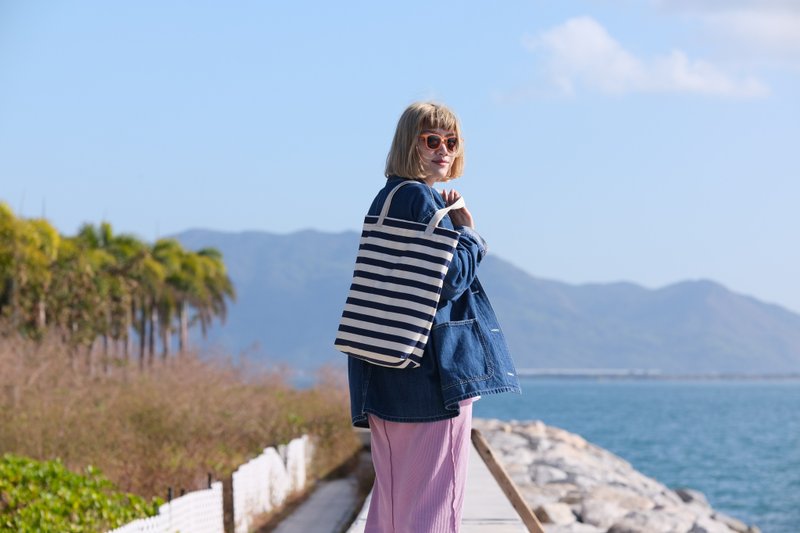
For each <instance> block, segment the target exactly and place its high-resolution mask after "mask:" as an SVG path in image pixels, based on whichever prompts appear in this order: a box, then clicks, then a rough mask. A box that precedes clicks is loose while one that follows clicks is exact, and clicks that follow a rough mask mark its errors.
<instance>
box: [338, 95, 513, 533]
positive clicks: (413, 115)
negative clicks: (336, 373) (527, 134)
mask: <svg viewBox="0 0 800 533" xmlns="http://www.w3.org/2000/svg"><path fill="white" fill-rule="evenodd" d="M463 168H464V143H463V139H462V137H461V127H460V125H459V122H458V119H457V118H456V116H455V114H453V112H452V111H451V110H449V109H448V108H447V107H445V106H443V105H440V104H434V103H426V102H422V103H414V104H412V105H410V106H409V107H408V108H407V109H406V110H405V112H404V113H403V115H402V116H401V117H400V121H399V122H398V124H397V130H396V132H395V135H394V140H393V141H392V147H391V150H390V152H389V155H388V157H387V160H386V172H385V175H386V178H387V180H386V186H385V187H384V188H383V189H382V190H381V191H380V192H378V195H377V196H376V197H375V200H374V201H373V202H372V205H371V206H370V209H369V215H377V214H378V213H379V212H380V210H381V207H382V206H383V204H384V200H385V199H386V196H387V195H388V193H389V192H390V191H391V190H392V189H394V188H395V187H396V186H397V185H398V184H399V183H400V182H402V181H403V180H412V181H413V182H412V183H410V184H407V185H405V186H403V187H401V188H400V189H399V190H398V191H397V192H396V193H395V195H394V197H393V199H392V201H391V204H390V208H389V213H388V216H389V217H392V218H399V219H403V220H412V221H416V222H422V223H427V222H428V221H429V220H430V219H431V217H432V216H433V214H434V213H435V212H436V211H437V210H439V209H442V208H444V207H446V206H449V205H450V204H452V203H453V202H455V201H456V200H458V199H459V198H460V195H459V193H457V192H456V191H454V190H450V191H442V192H441V193H439V192H437V191H436V190H435V189H434V188H433V185H434V184H436V183H438V182H446V181H449V180H451V179H453V178H457V177H458V176H460V175H461V172H462V170H463ZM439 226H440V227H446V228H449V229H455V230H457V231H458V232H459V239H458V246H457V248H456V251H455V253H454V255H453V259H452V261H451V263H450V267H449V269H448V271H447V275H446V276H445V280H444V285H443V287H442V293H441V299H440V301H439V306H438V309H437V311H436V316H435V318H434V321H433V326H432V328H431V334H430V337H429V340H428V343H427V345H426V346H425V351H424V354H423V358H422V364H421V366H420V367H419V368H414V369H393V368H387V367H382V366H377V365H373V364H370V363H368V362H366V361H363V360H361V359H357V358H355V357H349V358H348V370H349V385H350V405H351V416H352V421H353V424H354V425H355V426H359V427H369V428H370V432H371V438H372V460H373V463H374V466H375V473H376V479H375V485H374V487H373V492H372V501H371V503H370V508H369V514H368V517H367V525H366V529H365V532H366V533H372V532H380V533H386V532H392V533H428V532H429V533H439V532H442V533H444V532H457V531H458V530H459V527H460V522H461V511H462V506H463V501H464V487H465V484H466V474H467V460H468V458H469V443H470V431H471V422H472V402H473V401H475V400H476V399H478V398H479V397H480V395H482V394H495V393H500V392H517V393H519V392H520V387H519V382H518V380H517V378H516V371H515V369H514V364H513V362H512V360H511V356H510V355H509V352H508V348H507V345H506V342H505V338H504V336H503V333H502V332H501V331H500V326H499V324H498V323H497V318H496V317H495V314H494V311H493V310H492V307H491V304H490V303H489V300H488V299H487V297H486V294H485V293H484V291H483V288H482V287H481V284H480V282H479V281H478V278H477V270H478V265H479V264H480V262H481V260H482V259H483V257H484V256H485V255H486V243H485V242H484V240H483V238H481V236H480V235H478V233H477V232H476V231H475V223H474V221H473V219H472V215H471V213H470V212H469V210H468V209H467V208H466V207H463V208H461V209H454V210H452V211H450V213H449V215H448V216H446V217H445V218H444V219H442V221H441V222H440V224H439Z"/></svg>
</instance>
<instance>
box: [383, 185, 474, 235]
mask: <svg viewBox="0 0 800 533" xmlns="http://www.w3.org/2000/svg"><path fill="white" fill-rule="evenodd" d="M409 183H411V180H406V181H402V182H400V183H399V184H398V185H397V186H396V187H395V188H394V189H392V190H391V191H389V195H388V196H387V197H386V200H384V202H383V209H381V214H380V216H379V217H378V225H381V224H383V219H385V218H386V215H387V214H388V213H389V206H390V205H391V203H392V198H393V197H394V193H396V192H397V190H398V189H399V188H400V187H402V186H403V185H408V184H409ZM464 205H465V202H464V198H463V197H461V198H459V199H458V200H456V201H455V202H453V203H452V204H450V205H448V206H447V207H444V208H442V209H439V210H438V211H436V212H435V213H434V214H433V217H432V218H431V221H430V222H428V227H427V228H425V235H431V234H432V233H433V230H434V229H436V227H437V226H438V225H439V222H441V221H442V219H443V218H444V216H445V215H446V214H447V213H449V212H450V211H451V210H452V209H461V208H462V207H464Z"/></svg>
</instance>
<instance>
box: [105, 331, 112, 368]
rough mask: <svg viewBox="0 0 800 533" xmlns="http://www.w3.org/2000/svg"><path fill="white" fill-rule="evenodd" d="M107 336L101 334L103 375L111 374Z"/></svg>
mask: <svg viewBox="0 0 800 533" xmlns="http://www.w3.org/2000/svg"><path fill="white" fill-rule="evenodd" d="M108 357H109V355H108V335H106V334H103V374H105V375H106V376H108V375H110V374H111V365H109V364H108Z"/></svg>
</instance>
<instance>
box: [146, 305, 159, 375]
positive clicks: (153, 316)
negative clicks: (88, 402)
mask: <svg viewBox="0 0 800 533" xmlns="http://www.w3.org/2000/svg"><path fill="white" fill-rule="evenodd" d="M149 321H150V331H149V335H148V339H147V341H148V343H147V344H148V351H149V355H148V357H149V359H148V361H149V363H150V366H151V367H152V366H153V363H154V362H155V356H156V324H157V323H158V309H157V308H156V306H155V304H153V305H151V306H150V318H149Z"/></svg>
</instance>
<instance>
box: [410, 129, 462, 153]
mask: <svg viewBox="0 0 800 533" xmlns="http://www.w3.org/2000/svg"><path fill="white" fill-rule="evenodd" d="M419 138H420V139H422V140H423V141H424V142H425V146H426V147H427V148H428V149H430V150H438V149H439V147H440V146H441V145H442V142H444V145H445V148H447V151H448V152H450V153H453V152H455V151H456V150H458V137H456V136H455V135H453V136H450V137H442V136H441V135H439V134H438V133H423V134H422V135H420V136H419Z"/></svg>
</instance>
